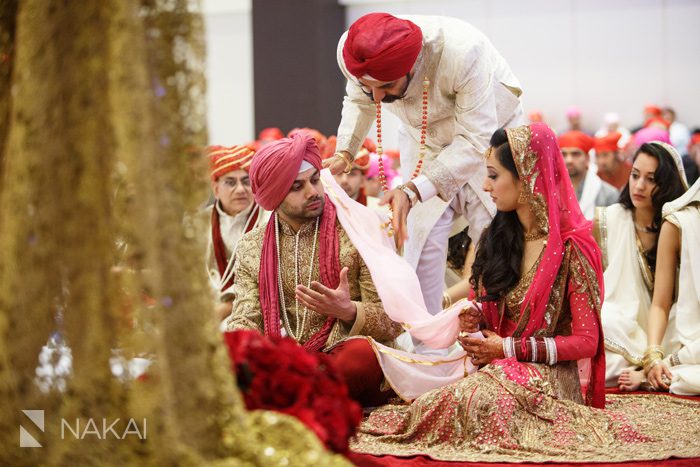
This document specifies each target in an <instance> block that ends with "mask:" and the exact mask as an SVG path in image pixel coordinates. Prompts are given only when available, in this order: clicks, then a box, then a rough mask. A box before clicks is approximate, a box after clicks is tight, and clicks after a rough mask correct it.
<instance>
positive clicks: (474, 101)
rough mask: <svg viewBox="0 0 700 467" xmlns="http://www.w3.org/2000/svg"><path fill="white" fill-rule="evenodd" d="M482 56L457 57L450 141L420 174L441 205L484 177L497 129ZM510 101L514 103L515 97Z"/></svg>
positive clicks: (477, 51) (474, 52) (489, 68)
mask: <svg viewBox="0 0 700 467" xmlns="http://www.w3.org/2000/svg"><path fill="white" fill-rule="evenodd" d="M483 53H484V51H483V50H482V49H481V47H473V48H471V50H469V51H468V52H467V53H466V55H465V56H464V57H460V59H459V60H460V63H459V65H458V66H459V69H458V70H457V73H456V78H455V82H454V89H453V90H454V92H455V117H454V118H455V125H454V137H453V139H452V142H451V143H450V144H449V145H447V146H446V147H444V148H443V149H442V151H441V152H440V153H439V154H438V156H437V158H435V159H434V160H431V161H426V163H425V167H424V170H423V173H424V174H425V175H426V176H427V177H428V178H429V179H430V181H431V182H433V184H434V185H435V188H437V190H438V194H439V196H440V198H442V199H443V200H445V201H448V200H450V199H452V198H453V197H454V196H455V195H456V194H457V192H458V191H459V190H460V189H461V188H462V187H463V186H464V185H465V183H467V181H468V180H469V179H470V178H472V177H479V186H480V185H481V180H483V178H484V177H485V176H486V167H485V165H484V161H483V154H484V153H485V152H486V149H487V148H488V146H489V139H490V138H491V135H492V133H493V132H494V131H495V130H496V129H497V128H498V126H499V124H498V113H497V109H496V104H497V102H496V95H495V92H494V88H495V86H494V82H493V76H494V74H495V73H494V70H493V64H492V62H491V61H490V60H485V59H483ZM455 59H456V58H455ZM512 97H513V99H515V100H516V101H517V98H516V97H515V96H512ZM428 105H429V106H430V103H429V104H428ZM428 133H429V134H430V128H429V129H428Z"/></svg>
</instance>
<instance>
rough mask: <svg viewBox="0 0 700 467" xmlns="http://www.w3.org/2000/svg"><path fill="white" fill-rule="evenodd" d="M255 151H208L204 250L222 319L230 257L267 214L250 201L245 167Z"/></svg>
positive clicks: (228, 296) (229, 295)
mask: <svg viewBox="0 0 700 467" xmlns="http://www.w3.org/2000/svg"><path fill="white" fill-rule="evenodd" d="M253 154H254V151H253V150H252V149H251V148H249V147H248V146H232V147H223V146H211V147H209V149H208V155H209V165H210V172H211V174H210V175H211V189H212V191H213V193H214V198H215V201H214V204H213V205H211V206H209V207H208V208H207V213H208V214H209V217H210V218H211V228H210V231H209V242H208V247H207V271H208V272H209V279H210V283H211V284H212V287H214V288H215V289H216V293H217V295H218V297H219V303H218V304H217V306H216V315H217V316H218V317H219V319H220V320H223V319H224V318H225V317H226V316H228V315H229V314H230V313H231V305H232V303H233V298H234V296H233V258H234V253H235V251H236V245H237V244H238V240H240V238H241V237H242V236H243V234H244V233H245V232H249V231H251V230H252V229H253V228H255V227H256V226H258V225H260V224H262V223H264V222H265V221H266V220H267V218H268V217H269V214H268V213H267V212H266V211H264V210H263V209H262V208H260V206H258V205H257V204H256V203H255V202H254V201H253V191H252V190H251V188H250V178H249V176H248V167H249V166H250V163H251V161H252V160H253Z"/></svg>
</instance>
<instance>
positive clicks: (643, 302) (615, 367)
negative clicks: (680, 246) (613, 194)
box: [596, 204, 678, 386]
mask: <svg viewBox="0 0 700 467" xmlns="http://www.w3.org/2000/svg"><path fill="white" fill-rule="evenodd" d="M596 224H597V227H598V230H599V231H600V237H601V243H602V245H601V250H602V252H603V258H604V263H606V266H605V273H604V280H605V299H604V300H603V307H602V310H601V322H602V324H603V335H604V336H605V380H606V385H607V386H617V384H618V379H619V377H620V374H621V373H622V371H623V370H624V369H626V368H639V367H641V360H642V356H643V355H644V350H645V349H646V348H647V320H648V316H649V308H650V307H651V298H652V292H653V276H652V274H651V272H650V271H649V270H648V267H647V266H646V263H645V262H644V259H643V257H642V256H641V252H640V250H639V247H638V244H637V235H636V233H635V229H634V221H633V220H632V212H631V211H630V210H628V209H625V208H624V207H623V206H622V205H621V204H613V205H612V206H609V207H607V208H598V210H597V212H596ZM674 330H675V307H672V308H671V312H670V315H669V323H668V331H667V332H666V336H665V337H664V340H663V342H662V346H663V348H664V352H665V353H666V354H669V353H671V352H673V351H674V350H676V349H677V348H678V338H677V336H676V334H675V332H674Z"/></svg>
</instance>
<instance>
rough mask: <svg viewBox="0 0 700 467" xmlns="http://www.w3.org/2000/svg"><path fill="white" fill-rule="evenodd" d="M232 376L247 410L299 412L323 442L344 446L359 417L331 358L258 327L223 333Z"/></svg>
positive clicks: (342, 449) (335, 447) (358, 409)
mask: <svg viewBox="0 0 700 467" xmlns="http://www.w3.org/2000/svg"><path fill="white" fill-rule="evenodd" d="M224 341H225V342H226V345H227V347H228V351H229V356H230V358H231V363H232V368H233V371H234V373H235V374H236V381H237V382H238V386H239V388H240V390H241V392H242V393H243V398H244V401H245V404H246V408H247V409H248V410H256V409H265V410H276V411H279V412H281V413H285V414H288V415H292V416H294V417H296V418H298V419H299V420H300V421H301V422H302V423H304V424H305V425H306V426H307V427H308V428H309V429H311V430H312V431H313V432H314V433H316V436H318V438H319V439H320V440H321V441H322V442H323V443H325V445H326V446H327V447H328V448H329V449H332V450H334V451H336V452H347V450H348V439H349V438H350V437H351V436H352V435H353V434H354V433H355V429H356V428H357V426H358V425H359V423H360V419H361V418H362V408H361V407H360V405H359V404H358V403H357V402H355V401H353V400H352V399H350V397H349V396H348V389H347V386H346V385H345V383H344V382H343V380H342V379H341V378H340V374H339V372H338V371H337V369H336V368H335V367H334V366H333V361H332V360H331V359H330V358H329V357H328V356H327V355H325V354H323V353H319V352H314V353H311V352H308V351H306V350H305V349H304V348H303V347H301V346H300V345H299V344H298V343H297V342H296V341H294V340H293V339H290V338H288V337H283V338H276V339H268V338H266V337H264V336H262V335H261V334H260V333H258V332H257V331H234V332H227V333H224Z"/></svg>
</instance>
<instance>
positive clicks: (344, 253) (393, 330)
mask: <svg viewBox="0 0 700 467" xmlns="http://www.w3.org/2000/svg"><path fill="white" fill-rule="evenodd" d="M314 227H315V225H314V222H309V223H307V224H305V225H304V226H302V227H301V233H300V235H299V263H300V264H299V269H300V271H306V272H308V270H309V267H313V272H312V280H314V281H319V280H320V272H319V263H318V255H316V261H314V262H313V265H311V264H310V263H311V250H312V248H313V235H314ZM336 229H337V230H338V243H339V248H338V250H339V257H340V266H341V268H342V267H347V268H348V284H349V287H350V300H352V301H355V302H361V303H362V308H363V311H364V326H362V329H360V330H359V334H361V335H366V336H371V337H374V338H375V339H377V341H379V342H381V343H383V344H385V345H393V339H394V338H395V337H396V336H398V335H399V334H400V333H401V332H402V329H401V325H400V324H399V323H394V322H393V321H391V320H390V319H389V317H388V316H387V315H386V313H385V312H384V308H383V306H382V302H381V299H380V298H379V295H378V294H377V289H376V288H375V286H374V283H373V282H372V276H371V275H370V272H369V269H368V268H367V265H366V264H365V263H364V261H363V260H362V257H361V256H360V254H359V252H358V251H357V249H356V248H355V246H354V245H353V244H352V242H351V241H350V238H349V237H348V235H347V233H346V232H345V230H344V229H343V228H342V227H341V226H340V223H336ZM264 234H265V227H264V226H263V227H260V228H256V229H253V230H252V231H251V232H250V233H249V234H246V235H244V236H243V238H242V239H241V241H240V243H239V247H238V251H237V253H236V257H237V260H236V264H237V268H238V270H237V271H236V279H235V281H234V292H235V293H236V299H235V301H234V303H233V313H232V314H231V317H230V318H229V320H228V322H227V327H228V329H231V330H232V329H239V328H252V329H258V330H259V331H260V332H263V318H262V310H261V308H260V296H259V291H258V275H259V271H260V257H261V253H262V244H263V238H264ZM294 235H295V234H294V231H293V230H292V229H291V228H290V227H289V225H287V224H285V223H284V222H283V221H281V220H280V251H282V252H285V251H287V252H288V251H294V241H295V240H294ZM281 256H282V257H281V258H280V264H281V267H282V271H283V273H282V290H283V294H284V300H285V304H286V306H287V317H288V318H289V324H290V326H291V328H292V329H296V325H297V323H296V317H295V315H294V296H295V290H296V284H295V283H294V274H293V272H292V273H290V271H294V255H293V254H288V255H287V254H284V253H282V255H281ZM300 318H301V315H300ZM325 322H326V317H325V316H324V315H321V314H319V313H316V312H314V311H311V310H309V312H308V317H307V321H306V326H305V328H304V330H303V332H302V335H301V338H300V339H299V342H300V343H302V344H303V343H304V342H306V341H307V340H308V339H309V338H310V337H311V336H313V335H314V334H315V333H316V332H318V331H319V330H320V329H321V327H322V326H323V325H324V324H325ZM351 329H352V323H350V324H346V323H343V322H340V321H338V322H336V323H335V325H334V326H333V328H332V329H331V333H330V335H329V337H328V340H327V341H326V345H325V346H324V349H325V350H328V349H329V348H330V347H332V346H334V345H336V344H338V343H339V342H340V341H342V340H344V339H346V338H347V337H348V335H349V333H350V330H351Z"/></svg>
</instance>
